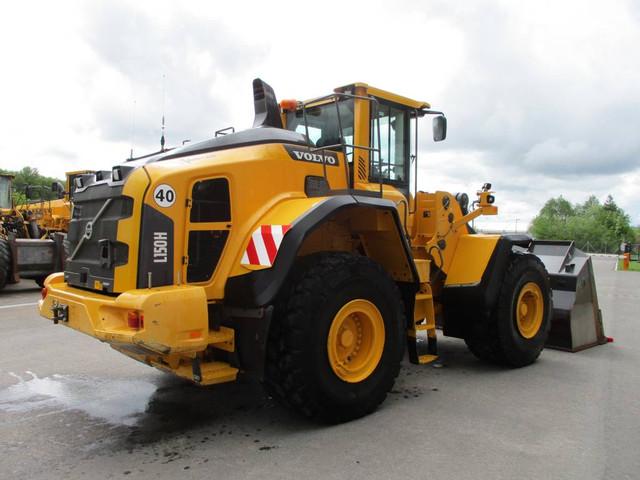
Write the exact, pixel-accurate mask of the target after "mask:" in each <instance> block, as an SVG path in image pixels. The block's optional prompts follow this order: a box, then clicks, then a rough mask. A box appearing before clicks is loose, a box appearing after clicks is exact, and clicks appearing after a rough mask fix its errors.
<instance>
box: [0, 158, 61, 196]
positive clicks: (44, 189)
mask: <svg viewBox="0 0 640 480" xmlns="http://www.w3.org/2000/svg"><path fill="white" fill-rule="evenodd" d="M0 173H2V174H9V175H14V176H15V178H14V180H13V198H14V200H15V202H16V205H20V204H22V203H25V202H27V201H29V200H41V199H44V200H49V199H54V198H56V195H55V194H53V193H52V192H51V184H52V183H53V182H60V183H62V184H63V185H64V180H60V179H58V178H54V177H46V176H44V175H41V174H40V172H38V169H37V168H32V167H24V168H23V169H22V170H18V171H13V170H5V169H3V168H0ZM27 186H31V187H33V188H30V189H29V190H30V191H29V192H27ZM27 193H29V195H28V196H27Z"/></svg>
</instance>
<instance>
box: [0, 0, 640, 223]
mask: <svg viewBox="0 0 640 480" xmlns="http://www.w3.org/2000/svg"><path fill="white" fill-rule="evenodd" d="M456 4H464V5H463V6H461V5H456ZM639 5H640V2H635V3H634V2H632V1H625V0H619V1H615V0H613V1H612V0H609V1H607V2H604V1H600V2H590V1H585V0H580V1H562V0H555V1H540V0H536V1H519V2H513V1H489V0H487V1H475V2H473V1H470V2H451V1H396V2H389V1H382V2H377V1H367V2H348V1H345V0H342V1H339V2H332V1H324V2H300V1H294V2H243V1H239V0H236V1H234V2H211V1H202V2H198V1H189V2H186V1H183V2H180V3H178V2H175V3H174V2H162V1H157V0H156V1H153V2H144V1H136V2H115V1H111V2H89V1H86V2H65V1H56V2H51V1H47V2H41V3H36V2H11V3H7V4H5V5H3V7H2V8H3V11H2V13H3V15H2V18H3V22H2V28H1V29H0V54H1V56H0V58H1V59H2V63H3V68H2V72H3V73H2V75H0V100H1V103H0V105H1V111H0V112H1V114H0V135H2V142H0V167H2V168H10V169H19V168H22V167H23V166H26V165H29V166H32V167H36V168H38V169H39V170H40V172H41V173H43V174H46V175H56V176H60V177H62V176H63V175H64V172H65V171H67V170H73V169H81V168H93V169H98V168H105V169H108V168H110V167H111V166H113V165H115V164H117V163H120V162H121V161H123V160H124V159H125V158H126V157H127V156H128V155H129V150H130V148H132V146H133V148H134V152H135V153H136V154H144V153H149V152H150V151H152V150H156V149H157V148H158V147H159V139H160V120H161V116H162V113H163V109H164V112H165V116H166V124H167V133H166V137H167V143H168V145H177V144H179V143H181V142H182V140H184V139H191V140H192V141H197V140H202V139H205V138H208V137H210V136H212V134H213V132H214V131H215V130H217V129H220V128H224V127H227V126H231V125H233V126H235V128H236V130H238V129H243V128H248V127H250V126H251V123H252V121H253V99H252V90H251V80H252V79H253V78H255V77H261V78H262V79H264V80H265V81H267V82H268V83H270V84H271V85H272V86H273V87H274V89H275V91H276V95H277V96H278V98H279V99H280V98H297V99H305V98H310V97H314V96H318V95H321V94H325V93H329V92H330V91H331V90H332V89H333V88H334V87H337V86H340V85H344V84H348V83H352V82H354V81H362V82H367V83H369V84H372V85H375V86H378V87H380V88H383V89H386V90H391V91H394V92H397V93H400V94H403V95H405V96H409V97H413V98H417V99H421V100H427V101H429V102H431V103H432V105H433V107H434V108H437V109H442V110H444V111H445V112H446V114H447V118H448V120H449V131H448V139H447V140H446V141H445V142H442V143H440V144H437V145H436V144H433V143H432V142H430V141H427V140H428V137H429V135H430V125H429V121H428V120H427V121H424V125H423V127H422V129H421V137H422V139H423V141H422V142H421V148H420V158H419V162H420V172H421V174H420V178H419V186H420V188H421V189H423V190H430V191H432V190H436V189H439V190H447V191H451V192H454V193H455V192H457V191H467V192H469V193H471V194H473V193H474V192H475V190H476V189H477V188H478V187H480V185H481V184H482V183H483V182H485V181H490V182H492V183H493V185H494V189H495V190H496V191H497V194H496V195H497V203H498V205H499V206H500V212H501V214H500V215H499V216H498V217H497V218H490V219H488V220H485V221H483V222H482V223H481V226H485V227H487V228H491V227H493V228H508V229H513V228H514V227H515V224H516V220H517V221H518V229H519V230H521V229H523V227H526V225H527V224H528V223H529V221H530V220H531V218H532V217H533V216H534V215H535V214H536V212H537V211H538V210H539V209H540V207H541V206H542V205H543V203H544V202H545V201H546V200H547V199H548V198H549V197H551V196H557V195H560V194H562V195H563V196H565V197H566V198H568V199H569V200H571V201H573V202H582V201H584V200H585V199H586V198H587V196H589V195H591V194H594V195H596V196H598V198H600V199H601V200H604V199H605V198H606V196H607V194H611V195H613V197H614V198H615V200H616V201H617V202H618V204H619V205H621V206H622V207H623V208H624V209H625V210H626V211H627V212H628V213H629V214H630V215H631V217H632V222H633V223H634V224H640V187H638V184H639V183H640V132H639V130H640V88H639V86H640V47H639V46H640V6H639ZM163 78H164V80H163Z"/></svg>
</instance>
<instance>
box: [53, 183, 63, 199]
mask: <svg viewBox="0 0 640 480" xmlns="http://www.w3.org/2000/svg"><path fill="white" fill-rule="evenodd" d="M51 191H52V192H53V193H55V194H56V197H58V198H63V197H64V186H63V185H62V184H61V183H60V182H53V183H51Z"/></svg>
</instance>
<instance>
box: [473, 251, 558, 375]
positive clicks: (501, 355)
mask: <svg viewBox="0 0 640 480" xmlns="http://www.w3.org/2000/svg"><path fill="white" fill-rule="evenodd" d="M552 310H553V304H552V299H551V287H550V286H549V276H548V274H547V271H546V269H545V268H544V265H543V264H542V262H541V261H540V260H539V259H538V258H537V257H536V256H535V255H531V254H522V253H512V254H511V259H510V262H509V266H508V268H507V271H506V272H505V276H504V280H503V284H502V287H501V289H500V293H499V296H498V301H497V304H496V307H495V308H494V309H493V311H492V312H491V313H490V314H488V315H487V316H486V317H484V318H483V317H480V318H479V319H478V320H477V321H474V322H473V324H472V326H471V328H470V332H469V334H468V335H467V337H466V338H465V342H466V344H467V346H468V347H469V350H471V352H472V353H473V354H474V355H475V356H476V357H478V358H480V359H481V360H486V361H489V362H493V363H499V364H503V365H509V366H512V367H523V366H525V365H529V364H531V363H533V362H535V360H536V359H537V358H538V357H539V356H540V353H541V352H542V349H543V348H544V344H545V342H546V340H547V336H548V335H549V328H550V326H551V314H552Z"/></svg>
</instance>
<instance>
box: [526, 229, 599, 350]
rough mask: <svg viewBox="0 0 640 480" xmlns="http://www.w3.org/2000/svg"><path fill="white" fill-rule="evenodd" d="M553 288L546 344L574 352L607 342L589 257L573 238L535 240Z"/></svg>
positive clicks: (539, 256) (535, 245)
mask: <svg viewBox="0 0 640 480" xmlns="http://www.w3.org/2000/svg"><path fill="white" fill-rule="evenodd" d="M531 251H532V253H533V254H534V255H536V256H537V257H538V258H539V259H540V260H542V263H544V265H545V267H546V268H547V271H548V272H549V278H550V280H551V289H552V290H553V317H552V319H551V331H550V332H549V338H548V339H547V343H546V345H545V346H546V347H548V348H556V349H558V350H566V351H569V352H577V351H579V350H583V349H585V348H589V347H593V346H596V345H602V344H604V343H607V338H606V337H605V335H604V328H603V326H602V312H601V311H600V307H599V305H598V295H597V293H596V283H595V278H594V275H593V265H592V264H591V257H590V256H589V255H587V254H586V253H584V252H583V251H581V250H578V249H577V248H576V247H575V245H574V244H573V242H572V241H563V240H558V241H555V240H534V241H533V243H532V249H531Z"/></svg>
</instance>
